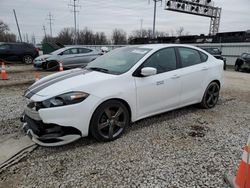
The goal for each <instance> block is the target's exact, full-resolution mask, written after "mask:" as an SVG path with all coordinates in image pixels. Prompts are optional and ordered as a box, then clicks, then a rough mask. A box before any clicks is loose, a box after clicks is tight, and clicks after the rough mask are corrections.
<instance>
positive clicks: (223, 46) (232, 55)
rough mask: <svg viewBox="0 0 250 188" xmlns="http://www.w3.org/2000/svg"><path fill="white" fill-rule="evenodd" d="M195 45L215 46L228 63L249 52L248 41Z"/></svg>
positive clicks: (89, 46) (98, 48)
mask: <svg viewBox="0 0 250 188" xmlns="http://www.w3.org/2000/svg"><path fill="white" fill-rule="evenodd" d="M191 45H194V46H197V47H203V48H210V47H216V48H219V49H220V50H221V51H222V56H223V57H225V58H226V59H227V64H228V65H234V64H235V61H236V59H237V57H238V56H240V55H241V54H242V53H244V52H248V53H250V43H206V44H191ZM84 46H85V47H88V48H94V49H97V50H100V49H101V47H103V46H105V47H108V49H109V50H113V49H115V48H119V47H123V46H125V45H84Z"/></svg>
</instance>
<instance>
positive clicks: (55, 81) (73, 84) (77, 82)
mask: <svg viewBox="0 0 250 188" xmlns="http://www.w3.org/2000/svg"><path fill="white" fill-rule="evenodd" d="M116 76H117V75H112V74H106V73H102V72H97V71H92V70H87V69H81V68H78V69H72V70H68V71H64V72H60V73H56V74H52V75H50V76H47V77H45V78H43V79H41V80H39V81H37V82H35V83H34V84H33V85H31V86H30V87H29V88H28V89H27V90H26V91H25V94H24V95H25V97H26V98H29V99H31V100H33V101H43V100H46V99H48V98H51V97H54V96H57V95H60V94H63V93H67V92H70V91H84V92H87V93H88V92H91V91H90V90H91V89H90V88H93V87H94V84H95V83H97V82H102V81H105V80H107V79H112V78H114V77H116Z"/></svg>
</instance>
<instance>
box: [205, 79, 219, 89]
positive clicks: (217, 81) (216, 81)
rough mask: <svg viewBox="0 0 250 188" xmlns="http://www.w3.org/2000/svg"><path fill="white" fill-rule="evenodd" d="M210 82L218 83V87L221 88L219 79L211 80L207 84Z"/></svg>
mask: <svg viewBox="0 0 250 188" xmlns="http://www.w3.org/2000/svg"><path fill="white" fill-rule="evenodd" d="M212 82H215V83H217V84H218V85H219V87H220V88H221V83H220V81H219V80H213V81H211V82H210V83H209V84H211V83H212ZM209 84H208V85H209Z"/></svg>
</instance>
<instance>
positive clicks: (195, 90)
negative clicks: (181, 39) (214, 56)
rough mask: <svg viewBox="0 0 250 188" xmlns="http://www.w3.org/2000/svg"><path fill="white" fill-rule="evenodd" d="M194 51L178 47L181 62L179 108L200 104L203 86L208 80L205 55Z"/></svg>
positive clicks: (208, 67)
mask: <svg viewBox="0 0 250 188" xmlns="http://www.w3.org/2000/svg"><path fill="white" fill-rule="evenodd" d="M201 53H202V52H199V51H198V50H196V49H193V48H187V47H178V54H179V59H180V62H181V66H182V69H181V83H182V86H181V97H180V102H181V106H185V105H188V104H193V103H196V102H200V100H201V98H202V96H203V94H204V85H205V84H206V80H207V79H208V73H209V69H210V66H209V64H208V63H207V55H206V54H203V53H202V54H203V56H202V54H201Z"/></svg>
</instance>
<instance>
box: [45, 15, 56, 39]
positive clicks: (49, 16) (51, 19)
mask: <svg viewBox="0 0 250 188" xmlns="http://www.w3.org/2000/svg"><path fill="white" fill-rule="evenodd" d="M47 20H49V28H50V36H51V37H52V24H53V23H52V22H53V21H54V20H55V19H54V18H53V16H52V14H51V13H49V15H48V18H47Z"/></svg>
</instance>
